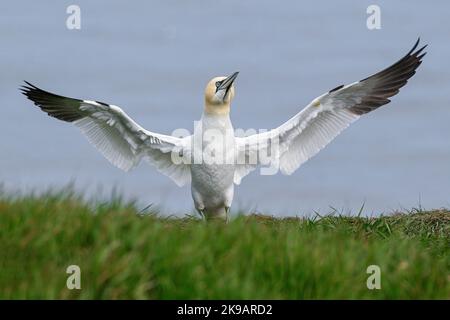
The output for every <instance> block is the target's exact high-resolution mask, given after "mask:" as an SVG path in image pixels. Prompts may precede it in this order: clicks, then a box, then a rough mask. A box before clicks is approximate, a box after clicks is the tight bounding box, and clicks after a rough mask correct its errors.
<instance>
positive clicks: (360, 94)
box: [22, 41, 425, 218]
mask: <svg viewBox="0 0 450 320" xmlns="http://www.w3.org/2000/svg"><path fill="white" fill-rule="evenodd" d="M418 43H419V41H417V43H416V44H415V46H414V47H413V49H412V50H411V51H410V52H408V54H407V55H406V56H404V57H403V58H402V59H400V60H399V61H398V62H397V63H395V64H393V65H392V66H390V67H389V68H386V69H384V70H382V71H380V72H378V73H376V74H374V75H372V76H370V77H368V78H366V79H363V80H361V81H357V82H354V83H351V84H349V85H346V86H344V85H342V86H339V87H337V88H335V89H332V90H330V91H329V92H327V93H325V94H322V95H320V96H319V97H317V98H315V99H314V100H312V101H311V103H309V104H308V105H307V106H306V107H305V108H304V109H303V110H301V111H300V112H298V113H297V114H296V115H294V116H293V117H292V118H291V119H289V120H288V121H286V122H285V123H283V124H282V125H280V126H279V127H276V128H275V129H272V130H269V131H266V132H263V133H259V134H253V135H249V136H246V137H235V134H234V131H233V126H232V124H231V121H230V108H231V100H232V99H233V97H234V86H233V82H234V80H235V79H236V77H237V74H238V73H237V72H236V73H234V74H233V75H231V76H229V77H216V78H214V79H212V80H211V81H209V83H208V84H207V86H206V89H205V103H204V111H203V115H202V118H201V121H200V122H198V124H197V126H196V128H195V130H194V134H193V135H191V136H187V137H183V138H178V137H174V136H168V135H164V134H159V133H155V132H151V131H148V130H146V129H144V128H142V127H141V126H140V125H138V124H137V123H136V122H134V121H133V120H132V119H131V118H130V117H129V116H128V115H127V114H126V113H125V112H124V111H123V110H122V109H120V108H119V107H117V106H114V105H110V104H106V103H102V102H98V101H92V100H79V99H72V98H67V97H63V96H59V95H55V94H52V93H50V92H47V91H44V90H41V89H39V88H37V87H35V86H33V85H32V84H30V83H28V82H27V85H28V86H24V87H23V88H22V90H23V93H24V94H25V95H26V96H27V97H28V98H29V99H30V100H32V101H33V102H34V103H35V104H36V105H37V106H39V107H40V108H41V109H42V110H43V111H45V112H47V113H48V114H49V115H50V116H53V117H56V118H58V119H60V120H63V121H67V122H72V123H74V124H75V125H76V126H77V127H79V128H80V129H81V131H82V132H83V133H84V134H85V135H86V137H87V138H88V140H89V141H90V142H91V143H92V144H93V145H94V146H95V147H96V148H97V149H98V150H99V151H100V152H101V153H102V154H103V155H104V156H105V157H106V158H107V159H108V160H109V161H110V162H111V163H112V164H114V165H115V166H117V167H119V168H120V169H123V170H126V171H127V170H130V169H131V168H133V167H134V166H136V165H137V164H138V163H139V162H140V160H141V159H146V160H147V161H148V162H149V163H150V164H152V165H153V166H155V167H156V169H157V170H159V171H160V172H161V173H163V174H165V175H167V176H168V177H170V178H171V179H172V180H173V181H174V182H175V183H176V184H177V185H179V186H182V185H185V184H187V183H189V182H191V190H192V198H193V200H194V204H195V207H196V209H197V210H198V211H199V212H201V214H202V215H204V216H205V217H207V218H227V212H228V209H229V208H230V206H231V203H232V201H233V194H234V185H235V184H239V183H240V182H241V179H242V178H243V177H245V176H246V175H247V174H249V173H250V172H251V171H253V170H255V169H256V167H258V166H265V165H270V166H271V167H273V166H275V167H276V168H277V169H279V170H280V171H281V172H282V173H283V174H291V173H293V172H294V171H295V170H297V169H298V168H299V167H300V166H301V165H302V164H303V163H305V162H306V161H307V160H308V159H310V158H311V157H313V156H314V155H315V154H317V153H318V152H319V151H320V150H321V149H322V148H323V147H325V146H326V145H327V144H328V143H329V142H331V141H332V140H333V139H334V138H335V137H336V136H337V135H338V134H339V133H340V132H341V131H342V130H344V129H345V128H347V127H348V126H349V125H350V124H351V123H352V122H354V121H356V120H357V119H359V118H360V117H361V116H362V115H363V114H365V113H368V112H370V111H372V110H375V109H377V108H378V107H380V106H382V105H384V104H386V103H388V102H389V101H390V100H389V99H388V98H389V97H392V96H393V95H395V94H397V93H398V91H399V89H400V88H401V87H402V86H404V85H405V84H406V82H407V81H408V79H409V78H410V77H412V76H413V75H414V74H415V71H416V69H417V67H418V66H419V65H420V64H421V59H422V57H423V56H424V55H425V53H421V52H422V51H423V49H424V48H425V47H422V48H421V49H419V50H417V51H414V50H415V49H416V48H417V45H418ZM273 147H275V148H273ZM178 155H181V157H178ZM267 155H270V156H267ZM180 158H181V160H183V161H180ZM186 159H187V160H188V161H184V160H186ZM243 160H244V161H243Z"/></svg>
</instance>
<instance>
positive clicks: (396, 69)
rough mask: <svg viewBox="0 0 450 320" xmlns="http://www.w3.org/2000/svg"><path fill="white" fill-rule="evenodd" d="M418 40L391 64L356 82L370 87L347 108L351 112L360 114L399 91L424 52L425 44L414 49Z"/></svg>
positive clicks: (379, 104) (419, 62) (380, 104)
mask: <svg viewBox="0 0 450 320" xmlns="http://www.w3.org/2000/svg"><path fill="white" fill-rule="evenodd" d="M419 41H420V38H419V39H418V40H417V42H416V43H415V45H414V47H413V48H412V49H411V50H410V51H409V52H408V53H407V54H406V55H405V56H404V57H403V58H401V59H400V60H399V61H397V62H396V63H394V64H393V65H392V66H390V67H388V68H386V69H384V70H382V71H380V72H378V73H376V74H374V75H372V76H370V77H368V78H365V79H363V80H361V81H360V82H359V83H358V84H357V86H361V87H367V88H370V89H369V90H368V92H367V94H366V95H365V96H364V97H363V98H362V99H361V102H359V103H357V104H355V105H353V106H351V107H350V108H349V110H350V111H351V112H353V113H354V114H357V115H362V114H365V113H368V112H370V111H372V110H375V109H377V108H379V107H381V106H382V105H385V104H386V103H389V102H390V100H389V99H388V98H390V97H392V96H393V95H395V94H397V93H398V92H399V89H400V88H401V87H403V86H404V85H405V84H406V83H407V82H408V79H409V78H411V77H412V76H413V75H414V74H415V73H416V69H417V68H418V67H419V66H420V64H421V63H422V58H423V57H424V56H425V54H426V52H424V53H422V51H423V50H424V49H425V48H426V47H427V46H426V45H425V46H423V47H422V48H420V49H419V50H417V51H415V50H416V48H417V46H418V45H419ZM344 90H345V89H344Z"/></svg>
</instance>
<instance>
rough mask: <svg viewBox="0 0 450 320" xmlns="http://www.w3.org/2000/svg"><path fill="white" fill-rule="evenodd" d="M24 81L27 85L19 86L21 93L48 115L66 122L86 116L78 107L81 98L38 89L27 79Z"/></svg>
mask: <svg viewBox="0 0 450 320" xmlns="http://www.w3.org/2000/svg"><path fill="white" fill-rule="evenodd" d="M25 83H26V84H27V85H23V86H22V87H21V88H20V90H21V91H22V93H23V94H24V95H25V96H26V97H27V98H28V99H30V100H31V101H33V103H34V104H35V105H36V106H38V107H39V108H41V109H42V111H44V112H46V113H47V114H48V115H49V116H52V117H55V118H57V119H59V120H63V121H66V122H73V121H76V120H80V119H81V118H83V117H85V116H86V114H84V113H83V112H82V111H81V110H80V109H79V108H80V105H81V103H82V102H83V101H82V100H79V99H73V98H68V97H63V96H59V95H57V94H54V93H51V92H48V91H44V90H42V89H39V88H38V87H36V86H34V85H32V84H31V83H29V82H27V81H25Z"/></svg>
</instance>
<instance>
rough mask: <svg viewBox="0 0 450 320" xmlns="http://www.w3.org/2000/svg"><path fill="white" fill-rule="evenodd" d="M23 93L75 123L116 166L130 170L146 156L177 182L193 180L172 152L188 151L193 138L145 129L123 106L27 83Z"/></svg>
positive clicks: (39, 105) (53, 114)
mask: <svg viewBox="0 0 450 320" xmlns="http://www.w3.org/2000/svg"><path fill="white" fill-rule="evenodd" d="M25 83H26V85H24V86H22V88H21V91H22V93H23V94H24V95H25V96H27V98H28V99H30V100H31V101H33V102H34V104H35V105H37V106H38V107H39V108H41V109H42V111H44V112H46V113H47V114H48V115H50V116H52V117H55V118H57V119H59V120H63V121H66V122H72V123H73V124H75V125H76V126H77V127H78V128H80V129H81V131H82V132H83V133H84V134H85V135H86V137H87V139H88V140H89V142H91V143H92V144H93V145H94V146H95V147H96V148H97V149H98V150H99V151H100V152H101V153H102V154H103V155H104V156H105V158H106V159H108V160H109V161H110V162H111V163H112V164H113V165H115V166H117V167H118V168H120V169H122V170H125V171H128V170H130V169H131V168H133V167H135V166H136V165H137V164H138V163H139V161H140V160H141V159H142V158H145V159H146V160H148V161H149V162H150V163H151V164H152V165H154V166H155V167H156V168H157V169H158V170H159V171H160V172H162V173H163V174H165V175H167V176H169V177H170V178H171V179H172V180H173V181H174V182H175V183H176V184H177V185H179V186H182V185H184V184H186V183H187V182H189V181H190V177H191V176H190V169H189V167H188V166H187V165H186V164H182V163H181V164H175V163H174V162H173V161H172V157H171V153H172V151H175V152H180V153H181V152H186V150H185V149H186V148H188V142H189V140H188V139H187V138H176V137H172V136H167V135H163V134H158V133H154V132H150V131H148V130H145V129H144V128H142V127H141V126H140V125H138V124H137V123H136V122H134V121H133V119H131V118H130V117H129V116H128V115H127V114H126V113H125V112H124V111H123V110H122V109H121V108H119V107H117V106H115V105H110V104H106V103H103V102H99V101H91V100H79V99H72V98H67V97H63V96H59V95H56V94H53V93H50V92H47V91H44V90H41V89H39V88H38V87H36V86H34V85H32V84H31V83H29V82H26V81H25Z"/></svg>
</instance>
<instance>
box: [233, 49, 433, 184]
mask: <svg viewBox="0 0 450 320" xmlns="http://www.w3.org/2000/svg"><path fill="white" fill-rule="evenodd" d="M418 43H419V40H417V42H416V44H415V45H414V47H413V48H412V49H411V50H410V51H409V52H408V53H407V54H406V55H405V56H404V57H403V58H402V59H400V60H399V61H397V62H396V63H395V64H393V65H392V66H390V67H388V68H386V69H384V70H382V71H380V72H378V73H376V74H374V75H372V76H370V77H368V78H366V79H364V80H361V81H358V82H354V83H352V84H349V85H347V86H339V87H337V88H335V89H333V90H331V91H329V92H327V93H325V94H323V95H321V96H319V97H318V98H316V99H314V100H313V101H312V102H311V103H310V104H309V105H308V106H306V107H305V108H304V109H303V110H302V111H300V112H299V113H298V114H296V115H295V116H294V117H293V118H291V119H290V120H288V121H287V122H285V123H284V124H282V125H281V126H279V127H278V128H276V129H273V130H270V131H268V132H264V133H260V134H255V135H251V136H248V137H244V138H236V141H237V150H238V158H239V159H245V164H240V165H239V166H238V168H237V170H236V171H235V176H234V182H235V183H236V184H239V183H240V182H241V180H242V178H243V177H244V176H245V175H247V174H248V173H250V172H251V171H252V170H254V169H255V168H256V167H257V166H258V165H272V166H276V167H278V168H279V169H280V171H281V172H282V173H283V174H291V173H293V172H294V171H295V170H297V169H298V168H299V167H300V166H301V165H302V164H303V163H305V162H306V161H307V160H308V159H310V158H311V157H313V156H314V155H316V154H317V153H318V152H319V151H320V150H321V149H322V148H324V147H325V146H326V145H327V144H328V143H330V142H331V141H332V140H333V139H334V138H335V137H336V136H337V135H339V133H340V132H342V130H344V129H345V128H347V127H348V126H349V125H350V124H351V123H352V122H354V121H356V120H357V119H359V118H360V116H361V115H363V114H365V113H368V112H370V111H372V110H375V109H377V108H379V107H380V106H382V105H384V104H386V103H388V102H390V100H389V99H388V98H389V97H392V96H393V95H395V94H397V93H398V92H399V89H400V88H401V87H403V86H404V85H405V84H406V83H407V81H408V79H409V78H411V77H412V76H413V75H414V74H415V70H416V69H417V67H418V66H419V65H420V64H421V62H422V61H421V59H422V57H423V56H424V55H425V53H422V51H423V50H424V48H425V47H426V46H424V47H422V48H421V49H419V50H417V51H414V50H415V49H416V48H417V45H418ZM273 146H275V149H274V148H273ZM249 159H256V161H253V162H250V163H249ZM240 163H242V162H240Z"/></svg>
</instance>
